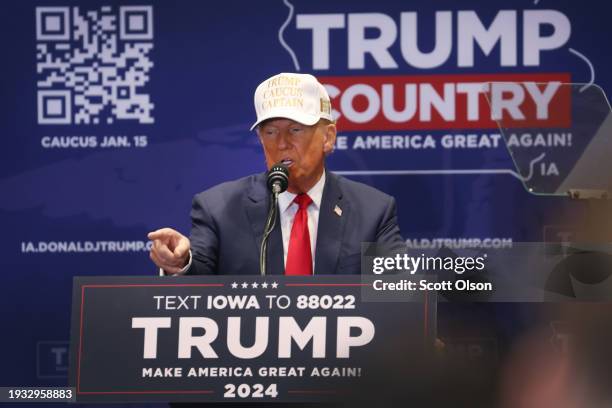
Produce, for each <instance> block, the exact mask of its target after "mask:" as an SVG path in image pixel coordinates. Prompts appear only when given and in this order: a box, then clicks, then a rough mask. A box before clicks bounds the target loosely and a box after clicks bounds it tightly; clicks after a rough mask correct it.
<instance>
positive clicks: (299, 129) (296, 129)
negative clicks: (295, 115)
mask: <svg viewBox="0 0 612 408" xmlns="http://www.w3.org/2000/svg"><path fill="white" fill-rule="evenodd" d="M301 131H302V128H299V127H294V128H291V132H293V133H297V132H301Z"/></svg>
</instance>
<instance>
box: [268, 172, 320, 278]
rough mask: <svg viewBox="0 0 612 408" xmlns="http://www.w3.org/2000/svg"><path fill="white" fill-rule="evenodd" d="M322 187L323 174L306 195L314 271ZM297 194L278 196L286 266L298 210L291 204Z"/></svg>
mask: <svg viewBox="0 0 612 408" xmlns="http://www.w3.org/2000/svg"><path fill="white" fill-rule="evenodd" d="M323 187H325V172H323V174H322V175H321V178H320V179H319V181H317V183H316V184H315V185H314V186H313V187H312V188H311V189H310V190H308V192H307V193H306V194H308V196H309V197H310V198H311V199H312V203H311V204H310V205H309V206H308V210H307V211H308V235H310V251H311V252H312V270H313V271H314V261H315V249H316V247H317V227H318V226H319V213H320V212H321V211H320V210H321V199H322V198H323ZM296 196H297V194H293V193H290V192H288V191H285V192H284V193H281V194H279V195H278V210H279V212H280V223H281V232H282V234H283V256H284V257H283V259H284V264H285V266H286V265H287V252H288V251H289V238H291V228H292V227H293V220H294V219H295V214H296V213H297V210H298V205H297V204H296V203H294V202H293V200H294V199H295V197H296Z"/></svg>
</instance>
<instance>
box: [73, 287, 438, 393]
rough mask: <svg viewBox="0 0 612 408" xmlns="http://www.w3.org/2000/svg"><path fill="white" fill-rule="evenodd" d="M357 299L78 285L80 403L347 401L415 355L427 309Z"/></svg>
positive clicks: (423, 337) (335, 293)
mask: <svg viewBox="0 0 612 408" xmlns="http://www.w3.org/2000/svg"><path fill="white" fill-rule="evenodd" d="M364 290H371V284H369V283H367V282H364V281H362V277H361V276H341V275H328V276H315V277H284V276H267V277H260V276H183V277H155V278H153V277H151V278H149V277H77V278H75V279H74V289H73V317H72V338H71V380H72V382H73V384H72V385H73V386H74V387H76V397H77V401H79V402H96V401H97V402H119V401H122V402H128V401H129V402H136V401H141V402H145V401H147V402H155V401H185V402H186V401H226V402H227V401H234V402H239V401H251V402H253V401H267V402H273V401H277V402H300V401H323V400H327V399H328V398H329V397H334V396H343V395H346V394H347V393H351V392H352V390H354V389H355V387H357V384H358V383H360V382H362V381H367V380H368V378H369V376H373V375H375V371H376V370H375V369H374V368H370V367H374V366H376V365H377V366H378V369H380V364H381V361H384V360H385V359H389V360H390V361H395V362H397V361H398V356H402V355H403V356H404V357H403V358H405V356H408V355H410V354H414V355H422V349H423V347H424V345H425V344H427V342H428V341H429V340H428V335H429V332H430V331H431V323H432V318H431V316H429V315H430V314H431V313H432V311H433V310H432V308H430V307H427V304H426V303H423V302H408V303H406V302H397V303H390V302H376V301H361V299H362V291H364ZM409 363H410V362H409V361H406V364H409ZM402 364H403V363H402Z"/></svg>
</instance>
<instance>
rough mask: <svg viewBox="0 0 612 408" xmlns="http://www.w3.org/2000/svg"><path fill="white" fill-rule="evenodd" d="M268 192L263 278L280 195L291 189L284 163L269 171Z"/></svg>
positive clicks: (261, 252) (261, 265)
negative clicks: (269, 238)
mask: <svg viewBox="0 0 612 408" xmlns="http://www.w3.org/2000/svg"><path fill="white" fill-rule="evenodd" d="M266 184H267V186H268V191H270V193H271V194H270V195H271V197H270V208H269V210H268V219H267V220H266V226H265V227H264V233H263V237H262V239H261V247H260V248H259V271H260V273H261V276H265V275H266V266H267V258H268V251H267V249H268V237H269V236H270V233H271V232H272V230H273V229H274V225H276V213H277V212H278V211H277V208H278V195H279V194H280V193H282V192H283V191H285V190H287V187H289V169H288V168H287V166H285V165H284V164H283V163H282V162H278V163H276V164H275V165H274V166H272V167H271V168H270V170H269V171H268V178H267V180H266Z"/></svg>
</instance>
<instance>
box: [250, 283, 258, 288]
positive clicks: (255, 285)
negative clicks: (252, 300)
mask: <svg viewBox="0 0 612 408" xmlns="http://www.w3.org/2000/svg"><path fill="white" fill-rule="evenodd" d="M251 287H252V288H253V289H257V288H258V287H259V284H257V282H253V283H251Z"/></svg>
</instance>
